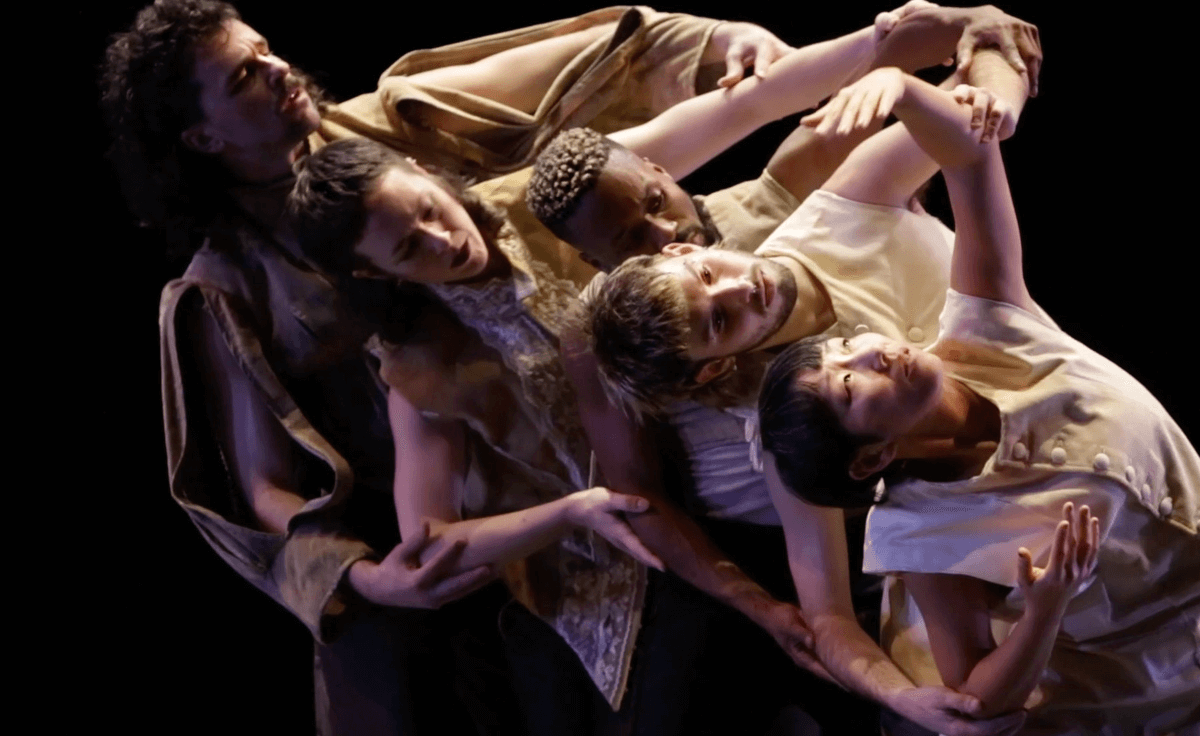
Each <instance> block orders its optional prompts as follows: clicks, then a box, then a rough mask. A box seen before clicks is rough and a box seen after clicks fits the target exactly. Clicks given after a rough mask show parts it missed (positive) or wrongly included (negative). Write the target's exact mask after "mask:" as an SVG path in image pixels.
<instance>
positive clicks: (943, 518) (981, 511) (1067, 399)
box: [863, 291, 1200, 736]
mask: <svg viewBox="0 0 1200 736" xmlns="http://www.w3.org/2000/svg"><path fill="white" fill-rule="evenodd" d="M930 351H931V352H933V353H935V354H937V355H938V356H939V357H940V358H942V360H943V363H944V365H945V368H946V373H947V375H948V376H953V377H955V378H957V379H959V380H961V381H963V382H964V383H965V384H967V385H968V386H969V387H970V388H971V389H973V390H975V391H976V392H978V393H979V394H980V395H982V396H984V397H986V398H987V399H989V400H991V401H992V402H994V403H995V404H996V406H997V407H998V408H999V410H1000V414H1001V430H1000V439H999V443H998V446H997V449H996V452H995V453H994V454H993V456H992V457H991V458H990V459H989V460H988V462H987V464H986V465H985V466H984V468H983V470H982V471H981V472H980V473H979V475H977V476H975V477H973V478H967V479H964V480H958V481H952V482H948V483H933V482H928V481H923V480H907V481H904V482H902V483H898V484H896V485H894V486H891V487H889V489H888V496H887V498H886V499H885V500H884V502H883V503H881V504H878V505H876V506H875V507H874V508H873V509H872V510H871V515H870V517H869V519H868V524H867V538H866V547H865V550H864V563H863V567H864V570H865V571H867V572H873V573H904V572H912V573H945V574H957V575H967V576H971V577H975V578H978V579H981V580H986V581H989V582H992V583H996V584H999V585H1003V586H1006V587H1010V588H1012V591H1011V592H1010V593H1009V595H1008V596H1007V598H1006V599H1005V600H1004V601H1003V603H1002V604H1000V605H999V606H998V607H997V608H996V609H994V610H992V611H991V612H990V613H991V619H992V631H993V634H994V636H995V639H996V641H997V642H1002V641H1004V639H1005V637H1006V636H1007V634H1008V631H1009V629H1010V628H1011V626H1012V624H1013V623H1014V622H1015V621H1016V620H1017V619H1018V618H1019V616H1020V613H1021V611H1022V610H1023V609H1024V601H1023V598H1022V596H1021V592H1020V589H1019V588H1018V587H1016V575H1017V549H1018V548H1019V547H1027V548H1028V549H1030V551H1031V552H1032V553H1033V559H1034V564H1035V565H1039V566H1041V565H1045V564H1046V562H1047V560H1048V558H1049V555H1050V546H1051V542H1052V540H1053V536H1054V529H1055V527H1056V525H1057V523H1058V520H1059V519H1060V518H1061V508H1062V505H1063V503H1064V502H1065V501H1073V502H1074V503H1075V504H1076V506H1077V507H1078V506H1079V505H1081V504H1084V503H1086V504H1088V505H1089V506H1090V507H1091V508H1092V510H1093V512H1094V513H1095V514H1096V516H1097V517H1098V518H1099V519H1100V522H1101V545H1100V551H1099V560H1098V564H1097V569H1096V572H1095V574H1094V575H1093V577H1092V578H1091V579H1090V580H1088V581H1086V582H1085V584H1084V586H1083V587H1082V588H1081V590H1080V591H1079V592H1078V593H1077V594H1076V595H1075V596H1074V598H1072V600H1071V601H1070V603H1069V604H1068V607H1067V611H1066V613H1065V615H1064V617H1063V620H1062V624H1061V629H1060V631H1059V635H1058V638H1057V640H1056V642H1055V647H1054V650H1053V652H1052V654H1051V657H1050V661H1049V663H1048V665H1047V668H1046V671H1045V673H1044V674H1043V677H1042V679H1041V681H1040V682H1039V685H1038V688H1037V689H1036V690H1035V691H1034V693H1033V694H1032V695H1031V696H1030V700H1029V701H1028V702H1027V703H1026V707H1028V708H1030V713H1029V718H1028V721H1027V722H1026V725H1025V728H1024V729H1023V730H1022V731H1021V733H1022V734H1089V735H1091V734H1106V735H1109V736H1116V735H1121V736H1124V735H1125V734H1129V735H1130V736H1132V735H1133V734H1139V735H1140V734H1169V733H1177V732H1182V733H1186V732H1187V731H1186V730H1184V731H1180V729H1182V728H1184V727H1185V726H1186V727H1193V726H1194V725H1195V723H1196V719H1197V718H1200V711H1198V710H1197V703H1200V538H1198V537H1197V535H1196V525H1197V491H1198V490H1200V459H1198V458H1197V454H1196V451H1195V449H1194V448H1193V447H1192V444H1191V443H1190V442H1189V441H1188V439H1187V438H1186V437H1185V436H1184V435H1183V432H1182V431H1181V430H1180V429H1179V427H1178V426H1177V425H1176V424H1175V422H1174V421H1173V420H1172V419H1171V417H1170V416H1169V415H1168V414H1167V412H1166V410H1165V409H1163V407H1162V405H1161V404H1159V402H1158V401H1157V400H1156V399H1155V398H1154V397H1153V396H1152V395H1151V394H1150V393H1149V392H1148V391H1147V390H1146V388H1145V387H1144V386H1142V385H1141V384H1139V383H1138V382H1137V381H1136V380H1134V379H1133V378H1132V377H1131V376H1130V375H1129V374H1128V373H1126V372H1125V371H1123V370H1122V369H1121V368H1119V367H1117V366H1116V365H1115V364H1113V363H1112V362H1111V361H1109V360H1107V359H1106V358H1104V357H1102V356H1100V355H1098V354H1097V353H1095V352H1094V351H1092V350H1090V349H1089V348H1087V347H1086V346H1084V345H1083V344H1081V343H1079V342H1078V341H1077V340H1074V339H1073V338H1071V337H1070V336H1069V335H1067V334H1065V333H1064V332H1062V330H1060V329H1059V328H1058V327H1057V326H1056V325H1055V324H1054V323H1053V322H1052V321H1051V320H1049V318H1047V317H1045V316H1044V315H1041V314H1034V313H1031V312H1028V311H1025V310H1023V309H1020V308H1017V307H1014V306H1012V305H1009V304H1003V303H1000V302H995V301H990V300H987V299H978V298H974V297H968V296H964V295H962V294H958V293H955V292H953V291H951V292H949V293H948V294H947V297H946V306H945V310H944V312H943V314H942V320H941V335H940V336H939V338H938V342H937V343H936V344H935V345H934V346H932V347H931V348H930ZM882 628H883V631H882V637H881V643H882V646H883V647H884V649H885V651H887V652H888V654H889V656H891V657H892V659H893V660H894V661H895V662H896V664H897V665H898V666H899V667H900V668H901V670H903V671H904V672H905V673H906V674H907V675H908V676H909V677H910V678H912V679H913V681H914V682H917V683H918V684H922V685H929V684H938V683H940V682H941V678H940V676H939V673H938V671H937V666H936V664H935V663H934V661H933V657H932V654H931V651H930V646H929V641H928V634H927V632H926V629H925V624H924V621H923V618H922V616H921V612H920V610H919V608H918V607H917V605H916V603H915V601H913V599H912V597H911V596H909V595H908V593H907V591H906V590H905V588H904V584H903V580H902V579H901V578H899V577H897V576H895V575H894V574H893V575H889V577H888V585H887V589H886V592H885V595H884V601H883V616H882Z"/></svg>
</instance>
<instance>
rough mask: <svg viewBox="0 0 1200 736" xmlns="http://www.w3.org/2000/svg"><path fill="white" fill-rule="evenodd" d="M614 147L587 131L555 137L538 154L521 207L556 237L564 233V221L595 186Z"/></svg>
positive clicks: (602, 138) (566, 131)
mask: <svg viewBox="0 0 1200 736" xmlns="http://www.w3.org/2000/svg"><path fill="white" fill-rule="evenodd" d="M614 145H616V144H614V143H613V142H612V141H610V140H609V139H608V138H606V137H605V136H603V135H601V134H600V133H597V132H596V131H594V130H592V129H591V128H572V129H571V130H565V131H563V132H561V133H559V134H558V135H556V136H555V137H554V139H553V140H551V141H550V144H549V145H547V146H546V148H545V149H544V150H543V151H542V152H541V153H540V154H538V157H537V160H536V161H535V162H534V164H533V174H532V175H531V176H530V178H529V185H528V186H527V187H526V188H525V204H526V205H527V206H528V207H529V211H530V212H532V213H533V215H534V217H536V218H538V220H540V221H541V223H542V224H543V225H545V226H546V227H547V228H549V229H550V231H551V232H553V233H554V234H555V235H557V236H558V237H560V238H563V237H564V236H565V235H566V234H567V231H566V227H565V223H566V221H567V220H569V219H570V218H571V215H573V214H575V210H576V208H578V207H579V201H580V200H581V199H583V196H584V195H585V194H587V193H588V192H590V191H592V189H594V188H595V187H596V181H597V179H599V178H600V172H601V171H603V170H604V165H605V164H607V163H608V157H609V156H610V155H611V154H612V151H613V146H614Z"/></svg>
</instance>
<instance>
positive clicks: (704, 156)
mask: <svg viewBox="0 0 1200 736" xmlns="http://www.w3.org/2000/svg"><path fill="white" fill-rule="evenodd" d="M874 53H875V29H874V27H868V28H863V29H862V30H860V31H856V32H855V33H851V34H849V35H846V36H842V37H841V38H836V39H833V40H832V41H823V42H821V43H816V44H812V45H810V46H805V47H803V48H800V49H796V50H794V51H792V52H791V53H789V54H788V55H787V56H784V57H783V58H781V59H779V60H778V61H776V62H775V63H774V64H773V65H772V66H771V67H770V70H769V71H768V72H767V74H766V76H765V77H763V78H759V77H753V78H750V79H746V80H743V81H742V82H740V83H739V84H737V85H736V86H734V87H733V88H732V89H728V90H714V91H712V92H708V93H706V94H703V95H700V96H698V97H695V98H693V99H691V100H686V101H684V102H681V103H679V104H678V105H675V106H674V107H672V108H670V109H668V110H666V111H664V112H663V113H661V114H660V115H658V116H657V117H655V118H654V119H653V120H651V121H649V122H647V123H643V124H642V125H639V126H637V127H634V128H629V129H628V130H623V131H619V132H617V133H613V134H612V136H611V137H612V138H613V140H615V141H617V142H618V143H620V144H621V145H623V146H625V147H626V148H628V149H630V150H631V151H634V152H635V153H637V154H638V155H639V156H643V157H645V158H647V159H649V160H650V161H654V162H655V163H657V164H658V165H660V166H662V167H663V168H664V169H666V170H667V172H668V173H669V174H671V176H673V177H675V178H676V179H679V178H682V177H684V176H686V175H687V174H690V173H691V172H692V171H694V170H696V169H697V168H699V167H700V166H701V165H703V164H704V163H706V162H707V161H709V160H710V159H711V158H713V157H714V156H716V155H717V154H719V153H721V152H722V151H724V150H725V149H726V148H728V147H729V146H731V145H733V144H734V143H736V142H738V141H739V140H741V139H742V138H744V137H746V136H747V135H749V134H750V133H752V132H754V131H755V130H757V129H758V128H760V127H761V126H763V125H765V124H767V123H769V122H771V121H773V120H778V119H779V118H782V117H784V116H786V115H790V114H792V113H795V112H799V111H801V110H805V109H807V108H810V107H812V106H813V105H815V104H817V103H818V102H820V101H821V100H822V99H823V98H825V97H826V96H828V95H829V94H831V93H832V92H833V91H834V90H836V89H837V88H838V86H839V85H841V84H842V83H843V82H844V81H845V80H846V79H847V78H848V77H850V76H851V75H852V74H854V73H855V72H856V70H858V69H860V68H862V67H864V65H865V63H867V62H869V60H870V59H872V58H873V57H874Z"/></svg>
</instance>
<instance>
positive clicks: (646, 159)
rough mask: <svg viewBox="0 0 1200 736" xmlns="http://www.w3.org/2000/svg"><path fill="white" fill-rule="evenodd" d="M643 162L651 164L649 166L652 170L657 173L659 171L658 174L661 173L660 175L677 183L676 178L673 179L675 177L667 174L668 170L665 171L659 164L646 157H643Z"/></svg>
mask: <svg viewBox="0 0 1200 736" xmlns="http://www.w3.org/2000/svg"><path fill="white" fill-rule="evenodd" d="M642 160H643V161H645V162H646V163H647V164H649V165H650V168H652V169H654V170H655V171H657V172H658V173H660V174H662V175H664V176H666V177H667V178H668V179H670V180H671V181H675V177H673V176H671V175H670V174H668V173H667V170H666V169H664V168H663V167H661V166H659V165H658V164H656V163H654V162H653V161H651V160H650V159H648V158H646V157H645V156H642Z"/></svg>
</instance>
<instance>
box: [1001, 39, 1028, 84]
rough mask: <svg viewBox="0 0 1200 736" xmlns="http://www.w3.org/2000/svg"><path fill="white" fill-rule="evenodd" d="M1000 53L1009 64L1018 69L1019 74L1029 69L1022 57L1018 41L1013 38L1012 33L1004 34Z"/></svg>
mask: <svg viewBox="0 0 1200 736" xmlns="http://www.w3.org/2000/svg"><path fill="white" fill-rule="evenodd" d="M1000 54H1001V55H1002V56H1003V57H1004V60H1005V61H1007V62H1008V65H1009V66H1011V67H1012V68H1013V69H1016V70H1017V73H1018V74H1026V73H1028V71H1029V69H1028V68H1027V67H1026V66H1025V60H1024V59H1022V58H1021V52H1020V51H1019V50H1018V49H1017V42H1016V41H1015V40H1013V37H1012V35H1011V34H1008V33H1006V34H1004V35H1003V36H1002V37H1001V39H1000Z"/></svg>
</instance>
